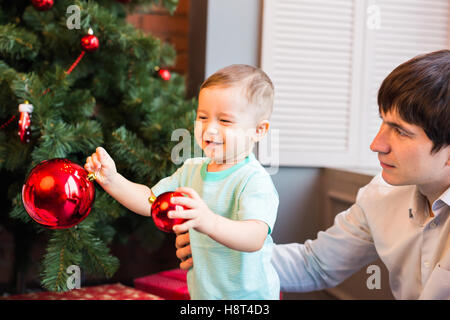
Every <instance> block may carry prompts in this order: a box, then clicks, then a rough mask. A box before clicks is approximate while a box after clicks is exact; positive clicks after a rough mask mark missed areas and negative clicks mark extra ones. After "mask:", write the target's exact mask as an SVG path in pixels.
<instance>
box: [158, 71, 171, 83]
mask: <svg viewBox="0 0 450 320" xmlns="http://www.w3.org/2000/svg"><path fill="white" fill-rule="evenodd" d="M158 74H159V76H160V77H161V78H162V79H163V80H166V81H169V80H170V76H171V74H170V71H169V70H167V69H159V71H158Z"/></svg>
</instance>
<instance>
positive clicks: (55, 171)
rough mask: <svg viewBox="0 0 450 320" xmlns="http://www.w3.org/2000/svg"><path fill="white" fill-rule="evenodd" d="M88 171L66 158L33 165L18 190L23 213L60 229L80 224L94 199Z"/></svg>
mask: <svg viewBox="0 0 450 320" xmlns="http://www.w3.org/2000/svg"><path fill="white" fill-rule="evenodd" d="M87 175H88V172H87V171H86V170H85V169H84V168H83V167H81V166H80V165H78V164H76V163H74V162H72V161H70V160H67V159H59V158H58V159H51V160H45V161H42V162H41V163H39V164H38V165H37V166H35V167H34V168H33V169H32V170H31V172H30V174H29V175H28V178H27V180H26V181H25V184H24V185H23V188H22V201H23V205H24V207H25V210H26V211H27V213H28V214H29V215H30V217H31V218H33V219H34V220H35V221H36V222H37V223H39V224H41V225H42V226H44V227H47V228H50V229H64V228H70V227H73V226H75V225H76V224H78V223H80V222H81V221H83V220H84V219H85V218H86V217H87V216H88V215H89V213H90V212H91V206H92V203H93V201H94V198H95V187H94V184H93V182H91V181H89V180H88V178H87Z"/></svg>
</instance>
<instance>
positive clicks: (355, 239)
mask: <svg viewBox="0 0 450 320" xmlns="http://www.w3.org/2000/svg"><path fill="white" fill-rule="evenodd" d="M377 258H378V255H377V252H376V250H375V246H374V243H373V240H372V237H371V234H370V229H369V228H368V225H367V221H366V218H365V215H364V213H363V211H362V209H361V207H360V206H359V205H358V204H354V205H353V206H352V207H350V208H349V209H348V210H346V211H344V212H341V213H339V214H338V215H337V216H336V218H335V221H334V225H333V226H331V227H330V228H329V229H327V230H326V231H321V232H319V233H318V236H317V239H315V240H307V241H306V242H305V243H304V244H299V243H291V244H285V245H277V246H275V248H274V251H273V256H272V263H273V265H274V267H275V269H276V270H277V272H278V275H279V278H280V284H281V289H282V290H284V291H297V292H305V291H314V290H321V289H325V288H331V287H334V286H336V285H338V284H339V283H341V282H342V281H344V280H345V279H346V278H348V277H349V276H351V275H352V274H353V273H355V272H356V271H358V270H360V269H361V268H362V267H363V266H365V265H367V264H368V263H370V262H372V261H374V260H376V259H377Z"/></svg>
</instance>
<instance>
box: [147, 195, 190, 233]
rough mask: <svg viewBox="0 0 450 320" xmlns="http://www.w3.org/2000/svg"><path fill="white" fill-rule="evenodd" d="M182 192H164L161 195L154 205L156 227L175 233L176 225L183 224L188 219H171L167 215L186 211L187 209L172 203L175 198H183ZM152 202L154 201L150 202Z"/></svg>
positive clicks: (153, 216)
mask: <svg viewBox="0 0 450 320" xmlns="http://www.w3.org/2000/svg"><path fill="white" fill-rule="evenodd" d="M183 196H184V195H183V194H182V193H180V192H164V193H162V194H160V195H159V196H158V197H156V199H154V200H153V203H152V218H153V222H154V223H155V225H156V227H157V228H158V229H159V230H161V231H164V232H173V230H172V228H173V226H174V225H177V224H182V223H183V222H185V221H186V219H171V218H169V217H168V216H167V213H168V212H169V211H171V210H184V209H185V207H183V206H180V205H174V204H172V203H170V199H171V198H173V197H183ZM150 201H152V200H150Z"/></svg>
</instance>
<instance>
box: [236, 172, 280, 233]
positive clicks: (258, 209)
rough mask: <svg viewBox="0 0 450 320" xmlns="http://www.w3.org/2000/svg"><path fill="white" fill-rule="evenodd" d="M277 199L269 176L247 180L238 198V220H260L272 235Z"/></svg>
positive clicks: (259, 176)
mask: <svg viewBox="0 0 450 320" xmlns="http://www.w3.org/2000/svg"><path fill="white" fill-rule="evenodd" d="M278 204H279V198H278V193H277V190H276V189H275V186H274V185H273V182H272V179H271V178H270V176H269V175H258V176H256V177H252V178H250V179H249V181H248V182H247V184H246V185H245V187H244V188H243V190H242V192H241V194H240V196H239V209H238V213H237V215H238V218H239V220H260V221H263V222H265V223H266V224H267V225H268V226H269V234H271V233H272V230H273V226H274V224H275V220H276V218H277V211H278Z"/></svg>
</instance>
